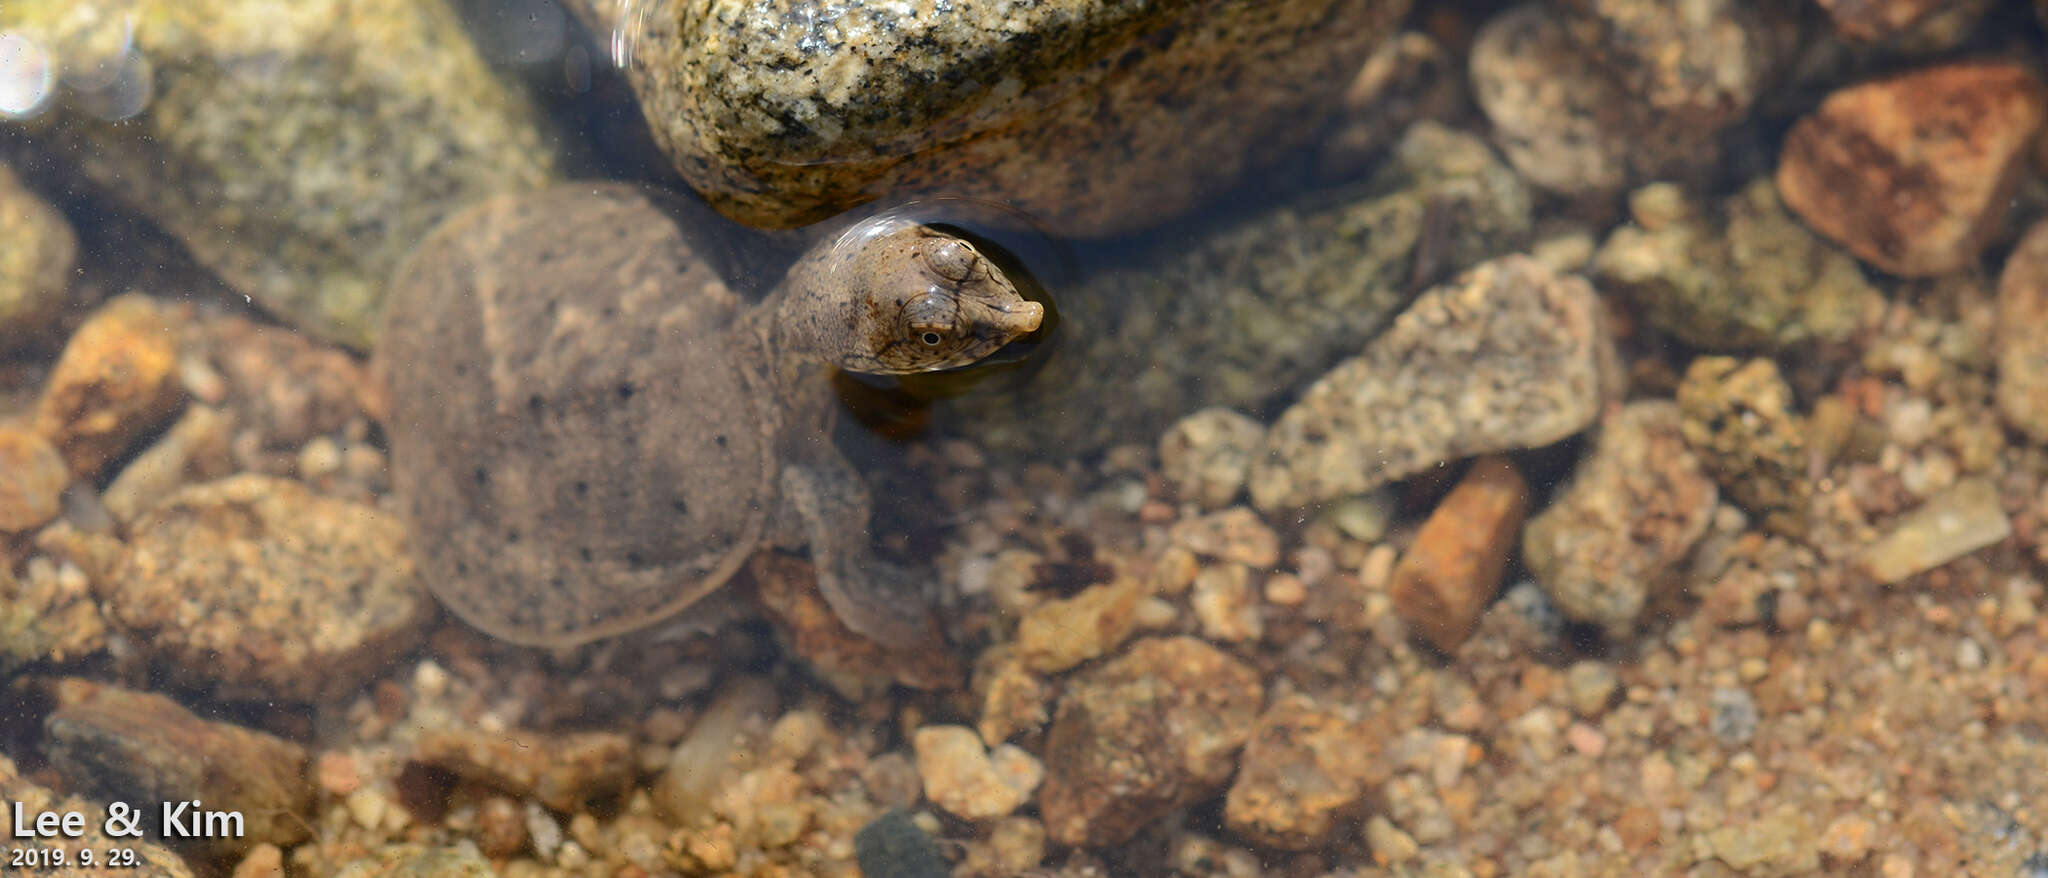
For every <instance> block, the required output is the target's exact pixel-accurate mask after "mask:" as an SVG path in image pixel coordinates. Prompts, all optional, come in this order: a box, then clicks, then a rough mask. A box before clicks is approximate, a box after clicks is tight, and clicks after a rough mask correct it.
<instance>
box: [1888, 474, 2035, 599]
mask: <svg viewBox="0 0 2048 878" xmlns="http://www.w3.org/2000/svg"><path fill="white" fill-rule="evenodd" d="M2011 535H2012V520H2011V519H2009V518H2007V517H2006V514H2005V508H2004V506H2003V505H2001V504H2000V502H1999V499H1998V488H1997V487H1996V486H1994V485H1992V484H1991V482H1989V481H1987V480H1985V479H1982V478H1966V479H1963V480H1962V481H1959V482H1957V483H1956V484H1955V487H1952V488H1950V489H1948V490H1947V491H1943V492H1942V493H1940V494H1937V495H1935V496H1933V497H1929V498H1928V499H1927V502H1926V503H1923V504H1921V505H1920V507H1919V508H1918V509H1915V510H1913V511H1912V512H1909V513H1907V514H1905V515H1904V516H1902V517H1900V518H1899V520H1898V521H1897V522H1896V523H1895V524H1893V525H1892V529H1891V530H1889V531H1886V532H1885V535H1884V536H1882V537H1879V538H1878V540H1877V541H1876V542H1874V543H1872V544H1871V545H1869V546H1868V547H1866V548H1865V549H1864V551H1863V555H1862V557H1861V559H1860V562H1861V564H1862V566H1863V569H1864V570H1865V571H1866V572H1868V573H1869V574H1870V575H1871V577H1872V578H1874V579H1876V580H1877V581H1878V582H1882V583H1886V584H1890V583H1895V582H1899V581H1901V580H1903V579H1905V578H1907V577H1909V576H1912V575H1914V574H1916V573H1924V572H1926V571H1928V570H1932V569H1934V568H1936V567H1939V566H1941V565H1943V564H1947V563H1948V562H1950V561H1953V560H1955V559H1957V558H1960V557H1962V556H1964V555H1967V554H1969V553H1971V552H1974V551H1977V550H1978V549H1981V548H1984V547H1985V546H1989V545H1991V544H1993V543H1996V542H1999V541H2000V540H2003V539H2005V538H2006V537H2008V536H2011Z"/></svg>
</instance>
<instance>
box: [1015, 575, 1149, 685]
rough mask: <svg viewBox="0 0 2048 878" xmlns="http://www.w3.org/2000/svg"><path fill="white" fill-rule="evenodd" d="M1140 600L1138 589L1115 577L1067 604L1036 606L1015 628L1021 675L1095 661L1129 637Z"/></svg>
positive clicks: (1131, 582)
mask: <svg viewBox="0 0 2048 878" xmlns="http://www.w3.org/2000/svg"><path fill="white" fill-rule="evenodd" d="M1145 597H1147V594H1146V590H1145V587H1144V585H1143V584H1142V583H1140V582H1139V581H1138V580H1136V579H1132V578H1130V577H1120V578H1118V579H1117V580H1115V581H1114V582H1109V583H1105V584H1103V585H1095V586H1090V587H1088V588H1085V589H1082V590H1081V592H1080V593H1079V594H1076V595H1074V596H1073V597H1071V598H1066V599H1053V600H1048V601H1044V602H1041V603H1040V604H1039V605H1038V606H1035V607H1032V608H1031V611H1030V612H1028V613H1026V614H1024V618H1022V619H1020V620H1018V622H1017V640H1016V649H1017V657H1018V658H1019V659H1021V660H1022V663H1023V667H1024V668H1025V669H1026V670H1029V671H1032V672H1035V673H1040V674H1053V673H1058V672H1060V671H1064V670H1067V669H1069V668H1072V667H1074V666H1075V665H1078V664H1080V663H1082V662H1085V661H1090V660H1092V659H1095V658H1097V657H1099V656H1101V655H1103V654H1104V653H1107V652H1109V651H1110V650H1112V649H1115V648H1116V647H1117V646H1119V645H1121V644H1122V643H1123V641H1124V638H1126V637H1129V636H1130V634H1131V631H1132V630H1134V629H1135V628H1136V627H1137V608H1138V602H1139V601H1141V600H1143V599H1145Z"/></svg>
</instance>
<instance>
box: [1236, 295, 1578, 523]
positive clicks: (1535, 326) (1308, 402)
mask: <svg viewBox="0 0 2048 878" xmlns="http://www.w3.org/2000/svg"><path fill="white" fill-rule="evenodd" d="M1600 310H1601V306H1600V302H1599V300H1598V298H1597V297H1596V296H1595V295H1594V294H1593V289H1592V287H1590V286H1588V285H1587V284H1586V282H1585V281H1584V280H1583V279H1581V278H1578V277H1576V276H1573V277H1559V276H1557V275H1556V274H1554V273H1552V272H1551V271H1550V269H1548V268H1545V267H1543V265H1542V264H1540V263H1538V262H1536V261H1535V260H1533V259H1530V258H1528V257H1526V256H1520V255H1512V256H1506V257H1503V258H1501V259H1496V260H1494V261H1491V262H1488V263H1486V264H1484V265H1481V266H1479V267H1477V268H1474V269H1472V270H1471V271H1468V272H1466V273H1465V274H1463V275H1461V276H1459V277H1458V278H1457V279H1455V280H1453V281H1451V282H1449V283H1446V284H1444V285H1442V286H1439V287H1436V288H1434V289H1432V290H1430V291H1429V292H1427V293H1424V294H1422V296H1421V297H1420V298H1418V299H1416V300H1415V304H1414V305H1411V306H1410V307H1409V308H1408V310H1407V311H1406V312H1405V313H1403V314H1402V315H1401V316H1400V317H1399V318H1398V319H1396V320H1395V321H1394V325H1393V326H1392V327H1390V328H1388V330H1387V331H1386V333H1384V334H1383V335H1381V336H1380V337H1379V338H1376V339H1374V340H1373V341H1372V343H1371V344H1370V345H1368V346H1367V347H1366V350H1365V353H1364V354H1362V355H1360V356H1357V357H1354V358H1352V359H1349V360H1346V361H1344V362H1343V363H1342V364H1340V365H1339V366H1337V367H1336V368H1335V369H1332V370H1330V372H1329V374H1327V375H1325V376H1323V377H1322V378H1321V379H1320V380H1318V381H1317V382H1316V383H1315V384H1314V385H1312V386H1311V387H1309V388H1308V390H1307V391H1306V392H1305V393H1303V394H1302V396H1301V400H1300V401H1299V402H1297V403H1295V404H1294V405H1293V407H1291V408H1289V409H1288V410H1287V411H1286V413H1284V414H1282V415H1281V416H1280V419H1279V420H1278V421H1277V422H1275V423H1274V425H1273V429H1272V430H1270V431H1268V433H1267V434H1266V442H1265V446H1264V448H1263V449H1262V450H1261V451H1260V452H1259V455H1258V457H1256V458H1254V460H1253V462H1252V473H1251V477H1250V488H1251V495H1252V503H1253V504H1254V505H1256V506H1258V507H1259V508H1261V509H1265V510H1275V509H1288V508H1295V507H1300V506H1306V505H1308V504H1311V503H1318V502H1323V501H1327V500H1334V499H1337V498H1339V497H1343V496H1345V495H1347V494H1356V493H1359V492H1361V491H1366V490H1370V489H1372V488H1375V487H1378V486H1380V485H1383V484H1386V483H1387V482H1391V481H1394V480H1396V479H1402V478H1406V477H1408V476H1410V475H1413V474H1415V473H1418V472H1421V471H1422V470H1423V469H1425V468H1428V467H1431V466H1435V465H1436V464H1438V463H1441V462H1443V461H1447V460H1455V459H1457V458H1460V457H1467V456H1470V455H1475V454H1485V453H1489V452H1495V451H1509V450H1513V449H1518V448H1532V447H1536V446H1540V445H1548V444H1550V443H1552V442H1556V441H1558V440H1560V439H1563V438H1565V437H1567V436H1570V435H1572V434H1573V433H1576V432H1578V431H1579V430H1581V429H1583V428H1585V427H1586V426H1587V425H1588V424H1591V423H1592V422H1593V419H1594V418H1595V417H1596V416H1598V414H1599V411H1600V404H1601V401H1602V399H1603V393H1604V391H1603V386H1604V385H1603V381H1604V380H1606V379H1605V378H1603V367H1602V361H1603V360H1604V359H1608V358H1610V357H1611V356H1612V350H1611V342H1610V341H1609V340H1608V337H1607V333H1606V329H1605V328H1604V327H1603V326H1601V322H1600V321H1601V317H1600Z"/></svg>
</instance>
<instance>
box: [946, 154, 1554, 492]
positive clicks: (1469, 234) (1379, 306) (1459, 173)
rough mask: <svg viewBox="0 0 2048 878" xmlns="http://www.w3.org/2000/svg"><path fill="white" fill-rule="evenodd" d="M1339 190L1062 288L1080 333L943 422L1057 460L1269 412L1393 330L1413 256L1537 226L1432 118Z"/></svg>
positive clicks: (1500, 180) (1412, 274)
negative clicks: (1232, 415)
mask: <svg viewBox="0 0 2048 878" xmlns="http://www.w3.org/2000/svg"><path fill="white" fill-rule="evenodd" d="M1337 197H1338V198H1340V199H1341V200H1335V201H1331V200H1322V201H1317V202H1315V203H1314V204H1311V203H1307V202H1304V203H1302V204H1299V205H1297V206H1292V207H1283V208H1279V209H1276V210H1272V211H1268V212H1266V213H1264V214H1261V215H1258V216H1256V217H1253V218H1250V219H1247V220H1244V221H1242V222H1240V223H1238V224H1236V225H1234V226H1231V227H1228V228H1224V229H1220V230H1218V231H1216V232H1214V233H1212V234H1210V235H1208V236H1207V237H1205V238H1203V239H1200V240H1198V241H1196V242H1194V243H1192V244H1190V242H1188V241H1187V240H1185V239H1175V240H1172V241H1169V242H1165V243H1163V244H1160V245H1157V246H1156V247H1154V248H1153V249H1152V250H1151V251H1150V252H1149V253H1147V254H1146V255H1145V256H1144V257H1143V258H1141V259H1139V260H1137V261H1136V262H1135V263H1134V264H1132V265H1130V266H1129V267H1123V268H1117V269H1106V270H1103V271H1099V272H1096V273H1095V274H1092V275H1090V276H1089V277H1086V278H1084V279H1083V280H1082V281H1081V282H1080V283H1079V284H1078V285H1077V286H1076V288H1074V289H1071V290H1062V291H1060V298H1059V308H1060V314H1061V320H1062V322H1063V325H1064V326H1066V327H1070V328H1072V330H1073V331H1071V332H1068V331H1065V330H1062V332H1061V337H1060V338H1059V340H1058V341H1057V342H1056V347H1055V348H1054V349H1052V350H1051V351H1049V352H1048V353H1049V354H1050V356H1049V357H1048V358H1047V360H1046V361H1045V363H1044V364H1043V367H1042V368H1040V369H1039V371H1038V372H1037V373H1036V374H1035V375H1033V377H1032V378H1031V379H1030V381H1029V382H1028V383H1026V384H1024V385H1023V386H1022V387H1021V388H1019V389H1017V390H1015V391H1007V392H1005V391H993V390H992V391H989V392H978V393H974V394H970V395H967V396H963V397H960V398H958V399H953V400H948V401H946V402H945V403H943V404H942V408H941V412H942V414H943V415H944V416H945V418H946V424H947V425H948V426H949V427H950V428H951V429H954V430H957V431H959V432H961V433H964V434H966V435H967V436H969V437H971V438H973V439H975V440H976V441H978V442H980V443H982V444H983V445H984V446H985V447H987V448H989V449H991V450H994V451H999V452H1010V453H1031V452H1039V453H1051V454H1058V455H1061V456H1067V455H1085V454H1088V453H1090V452H1093V451H1099V450H1101V449H1103V448H1106V447H1108V446H1110V445H1114V444H1118V443H1123V442H1151V441H1153V439H1154V438H1155V437H1157V436H1158V435H1159V434H1160V433H1161V432H1162V431H1164V430H1165V429H1166V428H1167V427H1168V426H1169V425H1171V424H1172V423H1173V422H1174V421H1175V420H1177V419H1178V418H1180V417H1182V416H1184V415H1186V414H1188V413H1189V412H1193V411H1197V410H1199V409H1202V408H1206V407H1210V406H1226V407H1229V408H1233V409H1237V410H1239V411H1242V412H1245V413H1247V414H1249V415H1252V416H1254V417H1263V416H1269V415H1271V414H1272V413H1274V412H1275V411H1276V409H1277V406H1278V405H1279V404H1280V403H1282V402H1283V401H1284V399H1285V398H1286V396H1287V395H1288V394H1291V393H1293V392H1294V391H1295V390H1296V389H1297V388H1299V387H1301V386H1302V385H1303V384H1305V383H1307V382H1309V381H1311V380H1314V378H1315V377H1316V376H1318V375H1321V374H1322V373H1323V372H1324V371H1325V370H1327V369H1328V368H1330V366H1332V365H1334V364H1335V363H1336V362H1337V361H1338V360H1339V359H1341V358H1342V357H1344V356H1345V355H1347V354H1350V353H1352V352H1354V351H1356V350H1358V348H1359V346H1360V345H1362V344H1363V343H1364V342H1365V340H1366V339H1368V338H1370V337H1371V336H1372V334H1373V333H1374V332H1377V331H1378V330H1379V329H1380V328H1381V327H1383V326H1385V325H1386V323H1387V321H1388V320H1389V319H1391V318H1392V317H1393V315H1394V313H1395V312H1397V311H1398V310H1399V309H1400V308H1401V306H1402V304H1403V303H1404V302H1406V301H1407V299H1408V297H1409V296H1410V295H1412V294H1413V293H1414V292H1415V289H1414V287H1415V280H1416V273H1417V269H1418V268H1422V269H1423V274H1424V275H1432V274H1434V273H1435V272H1436V271H1441V270H1456V269H1458V268H1462V267H1464V266H1468V265H1471V264H1473V263H1476V262H1478V261H1479V260H1481V259H1484V258H1486V257H1487V256H1490V255H1492V254H1495V253H1498V252H1500V251H1501V250H1502V249H1507V248H1514V247H1518V246H1520V245H1521V243H1522V242H1524V241H1526V240H1527V238H1528V235H1529V195H1528V192H1527V190H1526V189H1524V188H1523V186H1522V184H1521V182H1520V181H1519V180H1517V179H1516V177H1515V175H1514V173H1513V172H1512V171H1509V170H1508V169H1507V167H1506V166H1504V165H1502V164H1501V162H1500V160H1499V159H1498V158H1497V157H1495V156H1494V154H1493V151H1492V150H1491V149H1490V148H1488V147H1487V146H1486V144H1485V143H1484V142H1483V141H1481V140H1480V139H1479V138H1477V137H1474V136H1472V135H1469V134H1465V133H1462V132H1458V131H1453V130H1451V129H1447V128H1444V127H1442V126H1440V125H1436V124H1434V123H1421V124H1418V125H1416V126H1414V127H1413V128H1411V129H1410V130H1409V131H1408V132H1407V133H1406V134H1405V135H1404V136H1403V137H1402V140H1401V142H1400V144H1399V145H1398V146H1396V148H1395V150H1394V153H1393V155H1392V156H1391V158H1390V159H1389V163H1388V164H1387V165H1386V166H1385V167H1383V168H1382V169H1381V170H1380V171H1379V173H1378V174H1376V175H1375V176H1374V177H1373V178H1372V179H1371V180H1370V181H1369V182H1368V183H1367V184H1366V185H1365V186H1364V187H1363V188H1360V189H1352V190H1346V192H1345V193H1344V194H1343V195H1341V196H1337ZM1432 203H1433V204H1434V205H1435V206H1434V207H1431V205H1432ZM1418 260H1420V261H1421V262H1422V263H1423V264H1422V265H1418V264H1417V261H1418ZM1425 282H1426V277H1425ZM1049 406H1050V407H1051V408H1050V410H1049Z"/></svg>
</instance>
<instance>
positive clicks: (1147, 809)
mask: <svg viewBox="0 0 2048 878" xmlns="http://www.w3.org/2000/svg"><path fill="white" fill-rule="evenodd" d="M1262 698H1263V692H1262V691H1261V687H1260V685H1259V677H1258V674H1257V672H1255V671H1253V670H1252V669H1251V668H1250V667H1247V666H1246V665H1245V664H1244V663H1243V662H1240V661H1238V660H1237V659H1234V658H1231V657H1230V656H1228V655H1226V654H1224V653H1223V652H1221V651H1219V650H1217V649H1216V648H1215V647H1213V646H1210V645H1208V644H1206V643H1203V642H1202V641H1200V640H1196V639H1194V638H1192V637H1169V638H1153V639H1148V640H1141V641H1138V642H1137V643H1135V644H1132V645H1131V647H1130V648H1129V649H1127V650H1125V651H1124V653H1123V655H1121V656H1118V657H1117V658H1115V659H1112V660H1111V661H1109V662H1108V663H1107V664H1104V665H1102V666H1101V667H1098V668H1095V669H1093V670H1091V671H1088V672H1086V673H1084V674H1081V675H1080V676H1078V677H1077V678H1075V679H1074V680H1073V681H1072V682H1071V683H1069V685H1068V688H1067V692H1066V695H1065V696H1064V697H1062V698H1061V699H1060V705H1059V710H1058V712H1057V713H1056V714H1055V715H1054V717H1053V724H1052V730H1051V732H1050V733H1049V734H1048V736H1047V738H1046V745H1045V754H1044V755H1045V764H1046V768H1047V776H1046V779H1045V785H1044V787H1042V788H1041V789H1040V790H1039V795H1038V807H1039V812H1040V814H1041V815H1043V817H1044V820H1045V829H1046V834H1047V835H1048V836H1049V837H1051V838H1052V839H1053V840H1054V841H1056V842H1059V843H1060V844H1068V845H1091V846H1093V845H1113V844H1121V843H1123V842H1125V841H1128V840H1129V839H1130V838H1131V837H1132V836H1133V835H1135V834H1136V833H1137V832H1138V830H1139V829H1140V828H1142V827H1143V826H1144V825H1145V824H1146V823H1149V822H1151V821H1153V820H1155V819H1157V818H1159V817H1162V816H1165V815H1166V814H1167V813H1168V812H1170V811H1172V810H1173V809H1174V808H1177V807H1180V806H1183V805H1186V804H1189V803H1191V802H1194V801H1196V800H1198V799H1200V798H1202V797H1203V796H1206V795H1208V794H1210V793H1211V792H1213V791H1214V790H1215V789H1216V788H1217V787H1219V786H1221V785H1222V784H1223V782H1224V781H1225V780H1227V779H1229V777H1230V773H1231V770H1232V769H1233V768H1235V767H1236V762H1237V760H1236V755H1237V750H1238V748H1239V747H1240V746H1242V745H1243V744H1244V742H1245V739H1246V738H1247V737H1249V736H1250V735H1251V731H1252V724H1253V721H1254V720H1255V719H1256V718H1257V716H1258V712H1259V706H1260V701H1261V700H1262Z"/></svg>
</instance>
